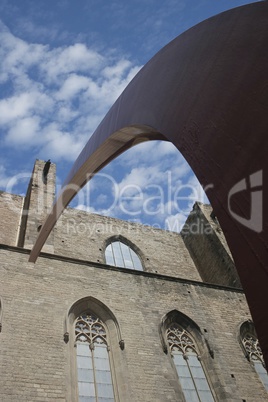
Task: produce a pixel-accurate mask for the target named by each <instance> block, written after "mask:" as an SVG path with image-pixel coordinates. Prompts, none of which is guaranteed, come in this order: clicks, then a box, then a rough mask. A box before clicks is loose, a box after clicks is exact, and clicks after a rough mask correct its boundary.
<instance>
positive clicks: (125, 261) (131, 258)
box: [105, 240, 143, 271]
mask: <svg viewBox="0 0 268 402" xmlns="http://www.w3.org/2000/svg"><path fill="white" fill-rule="evenodd" d="M105 260H106V263H107V264H109V265H114V266H116V267H123V268H130V269H136V270H138V271H142V270H143V268H142V264H141V260H140V258H139V256H138V255H137V254H136V253H135V251H133V250H132V248H131V247H129V246H128V245H127V244H125V243H123V242H122V241H120V240H116V241H113V242H111V243H110V244H109V245H108V246H107V247H106V250H105Z"/></svg>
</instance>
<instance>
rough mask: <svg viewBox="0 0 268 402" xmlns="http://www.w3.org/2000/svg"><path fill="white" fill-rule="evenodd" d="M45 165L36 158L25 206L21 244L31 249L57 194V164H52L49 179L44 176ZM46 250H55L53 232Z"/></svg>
mask: <svg viewBox="0 0 268 402" xmlns="http://www.w3.org/2000/svg"><path fill="white" fill-rule="evenodd" d="M44 166H45V162H44V161H42V160H36V162H35V165H34V169H33V173H32V178H31V180H30V183H29V186H28V190H27V194H26V196H25V202H24V206H23V210H24V219H23V220H22V225H21V231H20V246H23V247H26V248H30V249H31V248H32V246H33V244H34V242H35V240H36V238H37V235H38V231H39V230H40V228H41V226H42V223H43V221H44V219H45V217H46V215H47V213H48V212H49V211H50V208H51V206H52V203H53V200H54V196H55V183H56V165H55V164H51V166H50V169H49V172H48V175H47V181H46V180H45V179H44V176H43V169H44ZM44 251H49V252H53V233H52V234H51V236H50V238H49V239H48V241H47V243H46V246H45V248H44Z"/></svg>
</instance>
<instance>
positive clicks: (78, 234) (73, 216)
mask: <svg viewBox="0 0 268 402" xmlns="http://www.w3.org/2000/svg"><path fill="white" fill-rule="evenodd" d="M42 163H43V162H42V161H38V162H37V165H36V168H37V170H40V169H42V166H43V164H42ZM34 174H35V171H34ZM51 180H52V182H53V180H54V179H53V175H52V177H51ZM52 182H50V183H48V184H49V185H50V186H52ZM31 185H32V184H31ZM31 185H30V186H31ZM29 188H31V187H29ZM31 189H32V188H31ZM34 190H36V191H31V197H30V198H29V200H30V201H31V202H30V204H29V211H30V219H28V220H25V233H26V237H27V233H28V234H29V238H27V239H26V241H28V240H29V242H30V240H31V237H30V233H31V229H33V231H32V233H33V234H32V236H33V237H32V240H33V238H34V236H36V225H37V224H39V223H40V220H39V219H40V216H41V215H40V214H37V216H36V217H35V216H34V209H35V208H36V205H37V204H38V202H39V201H38V199H39V198H40V199H42V198H43V197H44V191H46V188H44V187H43V186H39V187H34ZM53 191H54V190H53V189H52V187H51V192H50V194H52V192H53ZM6 197H7V196H6V195H5V194H1V196H0V208H1V225H2V226H1V228H2V230H1V236H2V237H1V239H2V240H1V241H2V244H0V260H1V264H0V277H1V281H0V297H1V303H0V309H1V306H2V311H0V318H1V317H2V332H1V333H0V389H1V397H0V400H1V402H14V401H27V402H38V401H40V402H54V401H61V402H63V401H66V402H76V401H77V381H76V366H75V352H76V349H75V347H74V326H73V320H74V319H75V317H73V315H74V307H72V306H74V305H77V304H76V303H77V302H78V301H79V300H83V303H84V305H86V306H87V308H88V309H89V310H90V309H92V310H93V309H94V308H98V305H102V304H103V305H104V306H106V307H105V308H106V309H107V311H108V310H109V311H110V312H111V314H112V315H113V316H114V317H115V318H114V319H113V318H111V316H109V317H110V318H108V319H107V320H106V321H105V323H106V325H107V328H108V329H107V332H108V338H109V345H110V348H111V351H110V356H111V364H112V373H113V377H114V379H115V384H116V397H115V401H116V402H119V401H120V402H133V401H135V402H140V401H142V402H153V401H157V402H168V401H169V402H170V401H182V397H181V391H180V387H179V382H178V378H177V374H176V371H175V369H174V367H173V362H172V360H171V357H170V355H169V354H165V353H164V351H163V338H161V322H162V319H163V317H164V316H165V315H166V314H168V313H169V312H171V311H173V310H178V311H180V312H182V313H183V314H185V315H186V316H188V317H189V318H190V319H191V320H193V321H194V322H195V323H196V325H198V326H199V327H200V333H201V342H200V343H198V347H199V352H200V355H201V360H202V362H203V364H204V368H205V371H206V374H207V376H208V378H209V382H210V385H211V387H212V390H213V392H214V395H215V401H218V402H241V401H246V402H256V401H258V402H262V401H267V392H266V391H265V389H264V387H263V385H262V383H261V381H260V379H259V378H258V376H257V374H256V372H255V371H254V369H253V367H252V366H251V364H250V363H249V362H248V360H247V359H246V358H245V355H244V352H243V350H242V348H241V346H240V343H239V340H238V338H239V328H240V325H241V324H242V323H243V322H245V321H246V320H248V319H250V313H249V310H248V306H247V303H246V300H245V297H244V294H243V291H242V290H240V289H235V288H230V287H227V286H226V283H225V282H224V281H225V276H220V275H219V278H218V279H217V281H218V283H219V285H215V284H214V285H209V284H207V283H204V278H203V281H202V279H201V277H200V276H199V273H198V270H197V269H196V267H195V265H194V263H193V261H192V260H191V257H190V255H189V253H188V251H187V249H186V247H185V245H184V243H183V240H182V237H181V236H180V235H179V234H176V233H171V232H165V231H161V230H158V229H152V228H148V227H144V226H142V225H137V224H133V223H131V224H130V223H127V222H123V221H120V220H117V219H113V218H106V217H102V216H98V215H94V214H87V213H86V212H83V211H77V210H72V209H68V210H67V211H66V212H65V213H64V215H63V216H62V217H61V219H60V221H59V223H58V224H57V226H56V228H55V229H54V233H53V235H52V237H51V238H50V246H52V248H51V249H49V253H45V252H44V253H42V255H41V256H40V257H39V259H38V261H37V263H36V264H35V265H34V264H32V263H29V262H28V257H29V250H28V247H30V244H29V243H27V245H26V247H25V248H18V247H14V245H16V241H15V238H16V236H15V234H16V233H17V232H18V226H19V222H20V219H19V217H18V215H17V214H14V215H13V214H12V213H11V212H10V209H9V208H7V206H6V199H7V198H6ZM26 198H27V196H26ZM12 200H15V201H14V202H15V204H16V205H18V206H20V208H22V205H23V198H22V197H19V196H12ZM31 203H33V204H31ZM25 205H26V204H25V203H24V206H25ZM39 205H40V204H39ZM201 207H202V206H201ZM202 208H203V207H202ZM204 208H205V209H206V211H205V212H207V211H208V208H207V207H204ZM200 211H201V209H200ZM201 212H202V211H201ZM201 212H200V213H201ZM203 216H205V215H204V214H203ZM204 219H207V218H205V217H204ZM207 221H208V220H207ZM10 222H12V224H11V223H10ZM10 228H11V230H10ZM15 229H16V230H15ZM4 236H6V237H4ZM112 236H113V237H114V236H121V238H124V239H125V240H126V241H128V242H129V244H131V245H132V246H133V247H134V249H135V250H136V251H137V252H138V253H139V254H140V256H141V259H142V262H143V265H144V271H135V270H130V269H124V268H117V267H111V266H108V265H106V264H105V260H104V250H105V245H106V242H107V241H108V240H109V238H111V237H112ZM5 239H6V240H5ZM218 239H220V238H218ZM4 240H5V241H4ZM219 241H220V240H219ZM220 245H221V247H222V248H223V249H224V250H225V245H224V242H220ZM12 246H13V247H12ZM51 250H52V251H53V253H52V252H51ZM209 251H210V250H209V249H207V253H209ZM221 253H222V251H221V248H220V249H219V254H220V255H221ZM226 253H227V254H228V252H227V251H226ZM228 255H229V254H228ZM214 257H215V258H216V259H217V254H215V255H214ZM202 258H206V253H205V252H203V254H202ZM212 258H213V257H212V255H209V256H208V257H207V261H210V260H212ZM229 258H230V257H229ZM222 264H223V263H222ZM214 266H215V265H214ZM222 266H223V265H222ZM203 274H204V273H203V271H202V275H203ZM215 278H216V276H215ZM215 280H216V279H215ZM221 281H223V282H224V283H225V286H222V284H220V282H221ZM94 306H95V307H94ZM96 306H97V307H96ZM99 311H100V318H101V319H103V320H104V318H102V316H101V314H103V313H101V309H100V310H99ZM107 314H108V313H107ZM114 320H115V321H116V325H118V328H119V329H118V332H116V330H115V329H114V328H115V327H114V326H115V322H114ZM113 325H114V326H113ZM64 334H65V339H66V342H65V341H64ZM121 340H123V341H124V345H125V347H124V349H121V348H120V346H119V341H121ZM213 354H214V357H212V355H213Z"/></svg>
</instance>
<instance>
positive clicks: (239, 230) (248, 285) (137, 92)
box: [30, 2, 268, 365]
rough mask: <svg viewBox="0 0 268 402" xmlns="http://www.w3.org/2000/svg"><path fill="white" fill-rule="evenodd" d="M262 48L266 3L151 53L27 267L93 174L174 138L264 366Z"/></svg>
mask: <svg viewBox="0 0 268 402" xmlns="http://www.w3.org/2000/svg"><path fill="white" fill-rule="evenodd" d="M267 43H268V3H267V2H259V3H253V4H250V5H247V6H243V7H239V8H236V9H233V10H230V11H227V12H225V13H222V14H219V15H217V16H215V17H213V18H210V19H208V20H206V21H204V22H202V23H201V24H198V25H196V26H195V27H193V28H191V29H190V30H188V31H186V32H185V33H183V34H182V35H180V36H179V37H178V38H176V39H175V40H173V41H172V42H171V43H169V44H168V45H167V46H166V47H164V48H163V49H162V50H161V51H160V52H159V53H157V54H156V55H155V56H154V57H153V58H152V59H151V60H150V61H149V62H148V63H147V64H146V65H145V67H144V68H143V69H142V70H141V71H140V72H139V73H138V74H137V76H136V77H135V78H134V79H133V80H132V82H131V83H130V84H129V85H128V87H127V88H126V89H125V91H124V92H123V93H122V95H121V96H120V97H119V99H118V100H117V101H116V102H115V104H114V105H113V107H112V108H111V109H110V111H109V112H108V114H107V115H106V117H105V118H104V120H103V121H102V123H101V124H100V125H99V127H98V128H97V129H96V131H95V133H94V134H93V136H92V137H91V138H90V139H89V141H88V143H87V145H86V146H85V148H84V149H83V151H82V152H81V154H80V156H79V157H78V159H77V161H76V162H75V164H74V166H73V168H72V170H71V172H70V174H69V176H68V178H67V180H66V182H65V187H64V188H63V190H62V192H61V194H60V196H59V198H58V200H57V201H56V203H55V204H54V206H53V208H52V211H51V213H50V215H48V217H47V219H46V221H45V223H44V225H43V227H42V230H41V231H40V233H39V237H38V239H37V241H36V244H35V246H34V247H33V250H32V253H31V256H30V261H32V262H34V261H35V260H36V258H37V256H38V254H39V252H40V250H41V248H42V246H43V244H44V242H45V240H46V238H47V237H48V235H49V233H50V231H51V230H52V228H53V226H54V225H55V223H56V221H57V219H58V217H59V216H60V214H61V213H62V211H63V210H64V208H65V207H66V206H67V205H68V203H69V202H70V200H71V199H72V198H73V196H74V195H75V194H76V193H77V191H78V190H79V188H80V187H82V186H83V185H84V184H85V183H86V181H87V180H88V179H89V178H90V175H91V174H94V172H97V171H98V170H99V169H101V168H102V167H103V166H104V165H105V164H107V163H108V162H110V161H111V160H112V159H113V158H115V157H116V156H117V155H119V154H120V153H121V152H123V151H125V150H126V149H128V148H130V147H131V146H133V145H135V144H136V143H139V142H141V141H146V140H150V139H156V138H159V139H166V140H168V141H171V142H172V143H173V144H174V145H175V146H176V147H177V148H178V149H179V150H180V151H181V153H182V154H183V155H184V157H185V158H186V160H187V161H188V163H189V164H190V166H191V167H192V169H193V171H194V172H195V174H196V176H197V177H198V179H199V181H200V182H201V183H202V184H203V186H204V187H205V189H206V190H207V195H208V197H209V199H210V202H211V204H212V207H213V209H214V212H215V214H216V215H217V218H218V220H219V222H220V224H221V227H222V229H223V231H224V233H225V236H226V238H227V242H228V244H229V247H230V249H231V251H232V254H233V257H234V260H235V263H236V267H237V270H238V273H239V276H240V279H241V282H242V285H243V287H244V290H245V293H246V297H247V300H248V303H249V306H250V309H251V313H252V316H253V320H254V322H255V326H256V330H257V333H258V337H259V341H260V344H261V346H262V350H263V353H264V357H265V361H266V364H267V365H268V308H267V306H268V291H267V290H268V273H267V259H268V258H267V237H268V231H267V209H264V208H263V210H262V200H263V197H262V195H264V196H266V194H267V174H268V162H267V161H268V156H267V148H268V147H267V134H268V133H267V130H268V115H267V110H268V74H267V72H268V51H267ZM262 181H263V183H262ZM250 186H251V187H252V190H255V192H252V193H250ZM262 191H263V194H262ZM264 205H265V204H264ZM252 206H253V207H252ZM251 208H252V211H250V209H251ZM250 212H252V216H253V215H254V216H253V218H254V219H253V220H251V219H250ZM251 223H252V225H251V226H250V224H251Z"/></svg>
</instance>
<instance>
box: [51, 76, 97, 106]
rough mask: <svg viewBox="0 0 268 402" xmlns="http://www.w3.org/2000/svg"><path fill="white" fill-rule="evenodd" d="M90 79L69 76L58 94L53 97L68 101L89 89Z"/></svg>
mask: <svg viewBox="0 0 268 402" xmlns="http://www.w3.org/2000/svg"><path fill="white" fill-rule="evenodd" d="M89 84H90V79H89V78H87V77H84V76H79V75H77V74H71V75H70V76H68V78H67V79H66V80H65V81H64V83H63V85H62V87H61V88H60V90H59V92H58V93H57V94H56V95H55V97H56V98H57V99H61V100H69V99H70V98H73V97H74V96H75V95H77V94H78V93H79V92H80V91H82V90H86V89H87V88H88V87H89Z"/></svg>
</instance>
